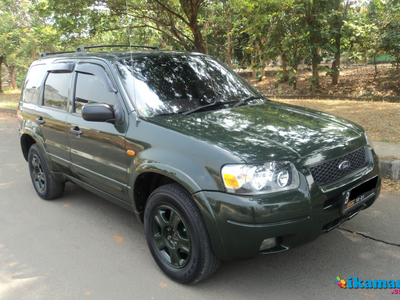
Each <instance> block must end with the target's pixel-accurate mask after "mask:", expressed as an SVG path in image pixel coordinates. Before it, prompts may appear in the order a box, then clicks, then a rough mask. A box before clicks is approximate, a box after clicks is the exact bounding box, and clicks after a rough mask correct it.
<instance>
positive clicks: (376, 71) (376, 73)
mask: <svg viewBox="0 0 400 300" xmlns="http://www.w3.org/2000/svg"><path fill="white" fill-rule="evenodd" d="M374 65H375V74H374V80H375V78H376V76H377V75H378V66H377V65H376V56H374Z"/></svg>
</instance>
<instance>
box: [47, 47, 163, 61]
mask: <svg viewBox="0 0 400 300" xmlns="http://www.w3.org/2000/svg"><path fill="white" fill-rule="evenodd" d="M112 47H114V48H116V47H129V48H147V49H153V50H160V48H159V47H157V46H142V45H129V44H122V45H99V46H79V47H78V48H76V51H60V52H43V53H40V57H41V58H43V57H46V56H47V55H56V54H64V53H78V52H85V49H93V48H112Z"/></svg>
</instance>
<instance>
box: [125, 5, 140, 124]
mask: <svg viewBox="0 0 400 300" xmlns="http://www.w3.org/2000/svg"><path fill="white" fill-rule="evenodd" d="M125 9H126V17H127V18H126V19H127V21H128V20H129V18H130V15H129V12H128V0H125ZM130 23H131V22H129V23H128V38H129V50H130V53H131V69H132V81H133V82H132V86H133V99H132V100H133V105H134V106H135V110H136V127H137V126H138V125H139V122H140V121H139V108H138V106H137V103H136V87H135V77H134V75H133V57H132V41H131V26H130V25H131V24H130Z"/></svg>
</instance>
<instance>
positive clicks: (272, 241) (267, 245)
mask: <svg viewBox="0 0 400 300" xmlns="http://www.w3.org/2000/svg"><path fill="white" fill-rule="evenodd" d="M275 246H276V238H269V239H265V240H263V241H262V243H261V246H260V251H265V250H268V249H272V248H274V247H275Z"/></svg>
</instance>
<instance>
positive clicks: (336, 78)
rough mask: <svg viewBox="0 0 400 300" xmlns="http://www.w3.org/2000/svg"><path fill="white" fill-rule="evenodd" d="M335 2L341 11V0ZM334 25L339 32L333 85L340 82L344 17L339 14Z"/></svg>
mask: <svg viewBox="0 0 400 300" xmlns="http://www.w3.org/2000/svg"><path fill="white" fill-rule="evenodd" d="M334 2H335V10H336V12H337V13H339V9H340V0H334ZM334 26H335V27H336V30H337V33H336V34H335V47H336V52H335V60H334V62H333V63H332V69H333V76H332V83H331V84H332V85H337V84H338V83H339V72H340V71H339V70H340V38H341V33H340V30H341V28H342V18H341V17H339V15H337V16H336V20H335V24H334Z"/></svg>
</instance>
